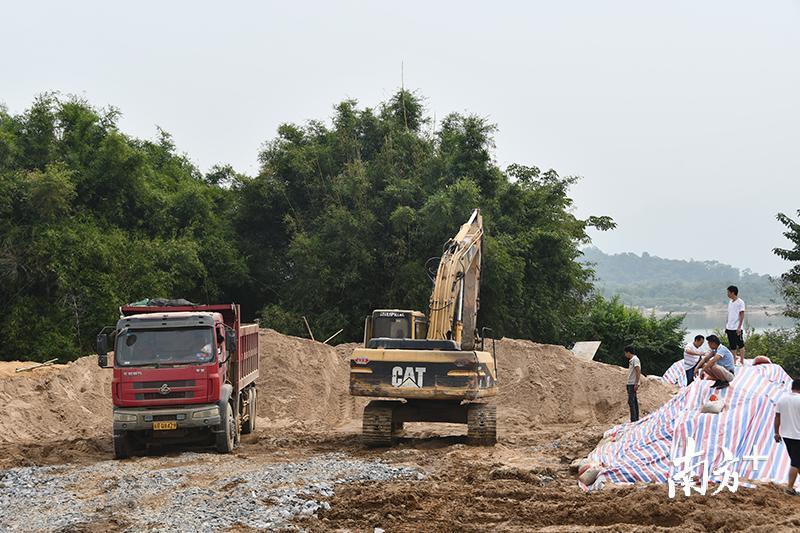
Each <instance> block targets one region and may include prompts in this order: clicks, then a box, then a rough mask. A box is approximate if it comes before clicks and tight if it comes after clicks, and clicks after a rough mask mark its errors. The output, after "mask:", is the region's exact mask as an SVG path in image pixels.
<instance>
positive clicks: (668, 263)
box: [581, 247, 783, 311]
mask: <svg viewBox="0 0 800 533" xmlns="http://www.w3.org/2000/svg"><path fill="white" fill-rule="evenodd" d="M581 261H584V262H586V263H588V264H589V265H590V266H591V267H592V269H593V270H594V271H595V274H596V276H597V281H596V283H595V285H596V287H597V288H598V290H599V292H601V293H602V294H603V295H605V296H607V297H612V296H614V295H619V297H620V299H621V300H622V302H623V303H625V304H626V305H634V306H637V307H647V308H653V307H659V308H661V309H662V310H671V309H677V310H680V311H686V310H691V309H703V308H704V307H705V306H709V305H714V306H719V305H720V304H724V302H725V287H727V286H728V285H737V286H739V287H741V288H742V289H743V290H744V291H745V292H743V297H744V298H745V299H746V301H747V303H748V304H749V305H780V304H781V303H782V301H783V300H782V298H781V296H780V294H779V290H778V287H776V284H775V283H774V282H773V280H772V279H771V278H770V276H767V275H764V274H755V273H753V272H751V271H749V270H739V269H738V268H734V267H732V266H729V265H726V264H723V263H719V262H717V261H683V260H680V259H663V258H661V257H657V256H653V255H650V254H648V253H647V252H645V253H643V254H642V255H641V256H640V255H637V254H634V253H621V254H606V253H603V252H602V251H601V250H599V249H597V248H594V247H589V248H587V249H585V250H583V257H582V258H581Z"/></svg>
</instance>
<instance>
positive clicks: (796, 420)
mask: <svg viewBox="0 0 800 533" xmlns="http://www.w3.org/2000/svg"><path fill="white" fill-rule="evenodd" d="M781 438H783V443H784V444H785V445H786V452H787V453H788V454H789V462H790V464H791V468H789V481H788V486H787V487H786V493H787V494H791V495H792V496H797V495H798V493H797V490H795V488H794V483H795V481H797V473H798V471H799V470H800V379H795V380H794V381H792V392H791V393H789V394H784V395H783V396H782V397H781V399H780V400H778V405H777V406H776V407H775V442H780V441H781Z"/></svg>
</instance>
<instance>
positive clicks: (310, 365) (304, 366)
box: [258, 330, 674, 431]
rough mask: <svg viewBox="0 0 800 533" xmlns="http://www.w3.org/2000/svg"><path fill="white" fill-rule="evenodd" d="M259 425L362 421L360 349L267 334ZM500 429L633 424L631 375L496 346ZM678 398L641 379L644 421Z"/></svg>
mask: <svg viewBox="0 0 800 533" xmlns="http://www.w3.org/2000/svg"><path fill="white" fill-rule="evenodd" d="M259 341H260V346H261V365H262V366H261V369H262V370H261V377H260V378H259V382H258V385H259V394H260V396H259V402H258V408H259V417H267V418H268V419H269V421H270V422H271V423H277V424H287V425H289V424H303V423H313V424H314V425H315V426H318V425H319V424H322V425H323V426H328V427H335V426H337V425H342V424H346V423H348V422H351V423H352V422H356V421H358V420H360V418H361V410H362V409H363V406H364V405H365V404H366V401H367V400H366V399H363V398H353V397H351V396H350V395H349V393H348V387H347V383H348V376H349V370H348V357H349V355H350V354H351V353H352V351H353V349H354V348H355V347H356V346H357V345H356V344H342V345H339V346H336V347H335V348H334V347H329V346H326V345H324V344H321V343H318V342H313V341H310V340H307V339H301V338H297V337H288V336H286V335H281V334H280V333H277V332H275V331H272V330H261V333H260V336H259ZM497 358H498V366H499V368H498V377H499V380H500V396H499V398H498V400H497V401H498V407H499V409H498V416H499V418H500V423H501V426H505V427H503V428H502V429H504V430H505V431H508V430H513V429H514V428H515V427H517V426H519V427H520V428H525V427H531V426H532V425H541V424H552V423H575V422H585V423H610V422H617V421H621V420H624V419H625V418H626V417H627V416H628V403H627V394H626V392H625V379H626V376H627V369H624V368H620V367H618V366H615V365H607V364H603V363H597V362H587V361H583V360H580V359H578V358H577V357H575V356H574V355H573V354H572V353H571V352H570V351H569V350H567V349H566V348H564V347H562V346H553V345H547V344H537V343H534V342H531V341H522V340H514V339H502V340H499V341H497ZM673 393H674V387H672V386H670V385H666V384H664V383H661V382H659V381H656V380H650V379H647V378H645V379H643V380H642V386H641V388H640V390H639V401H640V404H641V410H642V413H643V414H644V413H648V412H650V411H652V410H654V409H656V408H657V407H659V406H660V405H662V404H663V403H664V402H665V401H667V400H668V399H669V398H670V397H671V396H672V394H673Z"/></svg>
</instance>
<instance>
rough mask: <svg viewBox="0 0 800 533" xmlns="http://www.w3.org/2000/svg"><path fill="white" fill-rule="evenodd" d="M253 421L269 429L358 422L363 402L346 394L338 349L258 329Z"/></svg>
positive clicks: (343, 358) (343, 352) (345, 351)
mask: <svg viewBox="0 0 800 533" xmlns="http://www.w3.org/2000/svg"><path fill="white" fill-rule="evenodd" d="M258 341H259V351H260V353H261V360H260V364H261V366H260V370H259V378H258V381H257V382H256V383H257V385H258V417H259V419H265V420H264V421H263V422H266V423H268V424H270V425H278V426H301V427H315V428H316V427H320V426H322V427H325V428H331V427H336V426H339V425H342V424H344V423H347V422H349V421H351V420H354V419H360V418H361V411H362V409H363V406H364V405H366V403H367V401H366V400H364V399H361V398H354V397H352V396H350V394H349V391H348V383H349V382H348V380H349V376H350V370H349V368H350V367H349V363H348V357H349V356H350V353H351V352H352V349H353V347H354V346H355V345H353V344H344V345H340V346H338V347H333V346H329V345H327V344H322V343H320V342H314V341H311V340H309V339H301V338H299V337H290V336H288V335H282V334H281V333H278V332H277V331H274V330H271V329H262V330H261V331H260V332H259V335H258Z"/></svg>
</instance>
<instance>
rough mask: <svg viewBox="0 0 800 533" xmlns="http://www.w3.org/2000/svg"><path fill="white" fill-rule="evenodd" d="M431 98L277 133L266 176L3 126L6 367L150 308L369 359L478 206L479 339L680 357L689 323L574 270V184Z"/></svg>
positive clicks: (583, 236)
mask: <svg viewBox="0 0 800 533" xmlns="http://www.w3.org/2000/svg"><path fill="white" fill-rule="evenodd" d="M422 102H423V99H422V98H421V97H420V96H419V95H417V94H415V93H412V92H409V91H398V92H397V93H396V94H394V95H393V96H392V97H391V98H389V99H388V100H387V101H385V102H383V103H380V104H379V105H377V106H375V107H363V106H360V105H359V104H358V103H357V102H356V101H354V100H345V101H343V102H340V103H338V104H337V105H335V106H334V108H333V114H332V117H331V118H330V120H327V121H323V120H309V121H308V122H306V123H304V124H283V125H281V126H280V127H279V128H278V130H277V132H276V134H275V136H274V138H273V139H271V140H269V141H268V142H266V143H265V144H264V147H263V149H262V150H261V152H260V154H259V161H260V170H259V172H258V174H257V175H255V176H246V175H243V174H241V173H238V172H236V171H235V170H234V169H233V168H231V167H230V166H229V165H218V166H215V167H213V168H212V169H210V170H209V171H208V172H205V173H204V172H202V171H200V170H199V169H198V168H197V166H195V165H194V164H193V163H192V162H191V161H190V160H189V159H188V158H187V157H186V156H184V155H181V154H180V153H178V151H177V150H176V147H175V145H174V143H173V141H172V139H171V137H170V135H169V134H168V133H166V132H164V131H160V130H159V133H158V136H157V138H156V139H155V140H142V139H137V138H134V137H131V136H129V135H126V134H125V133H123V132H121V131H120V130H119V128H118V125H117V122H118V118H119V111H118V110H116V109H114V108H108V109H99V108H97V107H94V106H92V105H91V104H90V103H88V102H87V101H85V100H83V99H80V98H75V97H63V96H60V95H57V94H46V95H43V96H40V97H38V98H37V99H35V101H34V102H33V104H32V105H31V107H30V108H29V109H27V110H26V111H24V112H22V113H19V114H16V115H15V114H11V113H9V112H8V111H7V110H6V109H4V108H0V280H2V283H0V298H2V299H3V302H4V312H3V313H2V315H0V338H1V339H2V343H0V346H2V348H0V349H1V350H2V352H0V357H1V358H2V359H7V360H8V359H31V360H44V359H47V358H51V357H59V358H60V359H62V360H69V359H74V358H75V357H78V356H80V355H83V354H86V353H91V352H92V350H93V339H94V336H95V334H96V332H97V331H98V330H99V329H100V328H101V327H102V326H104V325H107V324H112V323H114V321H115V320H116V318H117V314H118V311H117V309H118V307H119V306H120V305H121V304H123V303H126V302H131V301H136V300H140V299H143V298H147V297H183V298H187V299H189V300H192V301H197V302H222V301H236V302H239V303H241V304H242V309H243V312H244V314H245V318H249V319H253V318H259V319H260V321H261V324H262V325H263V326H267V327H271V328H274V329H277V330H279V331H281V332H284V333H288V334H293V335H303V336H305V335H306V332H305V326H304V323H303V320H302V317H303V316H305V317H307V319H308V320H309V322H310V323H311V325H312V327H313V329H314V332H315V334H316V335H317V336H318V337H325V336H327V335H329V334H332V333H334V332H336V331H337V330H339V329H340V328H343V333H342V334H341V335H340V336H339V337H337V340H340V341H357V340H360V337H361V335H362V328H363V320H364V317H365V316H366V315H367V314H368V313H369V312H370V311H371V310H372V309H375V308H381V307H393V308H411V309H420V310H426V309H427V303H428V297H429V295H430V290H431V283H430V281H429V278H428V276H427V268H426V264H428V260H429V259H430V258H435V257H437V256H439V255H440V254H441V248H442V245H443V243H444V242H445V241H446V240H447V239H448V238H449V237H451V236H452V235H453V234H454V233H455V231H456V230H457V228H458V227H459V226H460V224H462V223H463V222H464V221H465V220H466V219H467V217H468V216H469V214H470V212H471V210H472V209H473V208H475V207H480V208H481V209H482V212H483V214H484V221H485V227H486V236H485V241H484V247H485V248H484V264H483V272H482V289H481V309H480V314H479V324H481V325H483V326H488V327H490V328H492V329H493V331H494V333H495V335H497V336H508V337H517V338H528V339H533V340H535V341H538V342H547V343H557V344H566V345H569V344H570V343H571V342H574V341H575V340H584V339H588V338H592V339H600V340H603V341H605V342H604V348H603V349H602V352H601V354H600V358H601V359H603V360H608V361H616V359H617V356H618V355H621V354H618V353H617V352H621V349H622V346H623V345H624V344H625V343H628V342H635V343H637V344H639V345H640V346H641V348H640V351H641V352H642V355H643V357H642V362H643V364H644V365H645V372H648V373H658V372H663V370H664V369H665V368H666V367H667V366H669V364H670V363H671V362H672V361H673V360H674V359H675V358H676V357H677V356H678V355H679V354H680V343H681V340H682V335H683V332H682V329H681V325H680V317H674V316H672V317H665V318H660V319H659V318H655V317H645V316H642V315H640V314H638V313H636V312H635V311H632V310H630V309H628V308H626V307H625V306H624V305H622V304H621V303H620V302H619V301H616V300H607V299H605V298H603V297H602V296H600V295H598V294H597V292H596V291H595V289H594V273H593V271H592V269H591V268H590V266H588V265H586V264H584V263H582V262H581V261H579V259H580V257H581V253H582V252H581V249H582V248H583V247H585V246H586V245H587V244H588V243H589V242H590V239H589V236H588V233H587V231H588V230H589V229H590V228H595V229H598V230H611V229H613V227H614V222H613V220H611V219H610V218H609V217H606V216H602V215H598V216H591V217H587V218H585V219H581V218H578V217H576V216H575V215H574V211H573V209H572V207H573V202H572V199H571V198H570V197H569V187H570V186H571V185H572V184H573V183H574V182H575V180H576V178H575V177H570V176H560V175H559V174H558V173H557V172H556V171H554V170H546V171H545V170H541V169H539V168H537V167H535V166H526V165H521V164H512V165H510V166H508V167H507V168H505V169H501V168H500V167H499V166H498V165H497V163H496V162H495V160H494V155H493V154H494V148H495V146H494V139H493V134H494V132H495V126H494V125H492V124H491V123H489V122H488V121H487V120H486V119H484V118H482V117H479V116H477V115H473V114H460V113H452V114H450V115H447V116H446V117H445V118H444V120H442V121H439V122H438V123H437V124H436V127H435V128H434V127H433V124H432V123H431V120H430V119H429V117H427V116H426V114H425V110H424V107H423V104H422Z"/></svg>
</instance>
